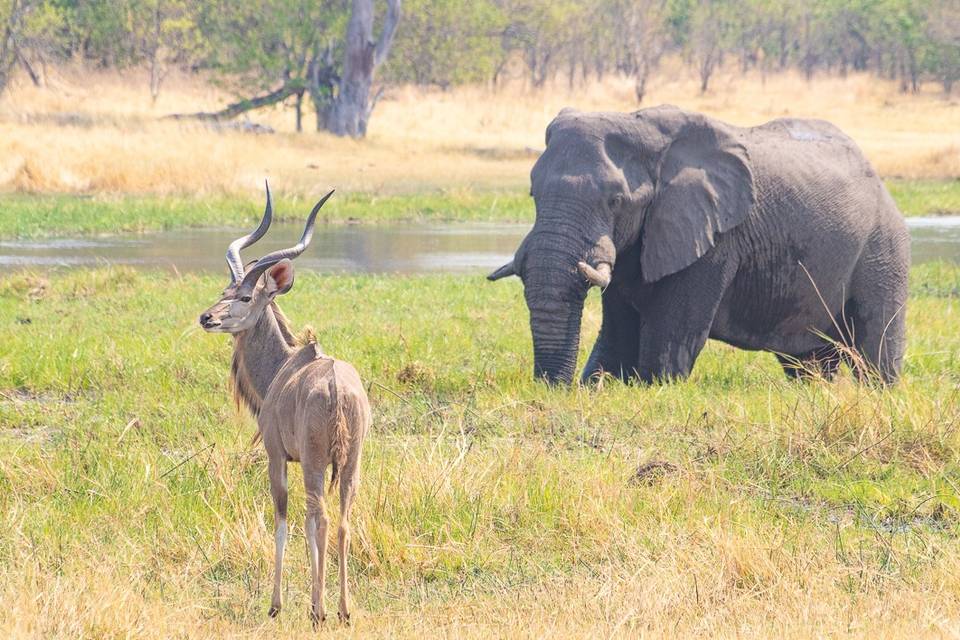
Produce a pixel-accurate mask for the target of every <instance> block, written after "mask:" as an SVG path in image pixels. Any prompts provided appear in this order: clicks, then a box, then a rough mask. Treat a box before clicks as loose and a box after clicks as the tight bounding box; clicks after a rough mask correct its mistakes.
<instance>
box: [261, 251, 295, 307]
mask: <svg viewBox="0 0 960 640" xmlns="http://www.w3.org/2000/svg"><path fill="white" fill-rule="evenodd" d="M292 288H293V263H292V262H290V260H288V259H286V258H284V259H283V260H281V261H280V262H278V263H277V264H275V265H273V266H272V267H270V268H269V269H268V270H267V284H266V289H265V291H266V292H267V295H268V296H270V297H271V298H272V297H274V296H280V295H283V294H285V293H286V292H287V291H290V289H292Z"/></svg>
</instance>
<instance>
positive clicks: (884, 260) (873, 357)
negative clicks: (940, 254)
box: [845, 233, 910, 384]
mask: <svg viewBox="0 0 960 640" xmlns="http://www.w3.org/2000/svg"><path fill="white" fill-rule="evenodd" d="M871 240H872V242H871V244H870V245H868V248H870V249H872V250H873V251H872V252H871V253H867V254H865V255H864V257H862V258H861V260H860V262H859V263H858V264H857V268H856V271H855V273H854V278H853V283H852V284H853V287H852V290H851V296H850V299H849V300H848V301H847V305H846V307H845V315H846V322H847V331H848V332H849V335H850V342H851V344H852V345H853V347H854V350H855V352H856V358H855V361H854V362H853V363H852V365H853V368H854V371H855V372H856V373H857V376H858V377H859V378H860V379H862V380H864V379H879V380H880V381H882V382H883V383H885V384H891V383H893V382H896V380H897V378H898V377H899V376H900V367H901V365H902V363H903V352H904V350H905V349H906V311H907V310H906V304H907V295H908V283H907V267H908V266H909V264H910V248H909V237H908V236H906V234H905V233H904V234H903V237H899V236H895V237H882V238H880V239H877V238H873V239H871Z"/></svg>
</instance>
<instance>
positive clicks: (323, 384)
mask: <svg viewBox="0 0 960 640" xmlns="http://www.w3.org/2000/svg"><path fill="white" fill-rule="evenodd" d="M370 419H371V418H370V403H369V401H368V399H367V393H366V391H365V389H364V387H363V382H362V381H361V380H360V375H359V374H358V373H357V370H356V369H355V368H354V367H353V366H352V365H351V364H349V363H347V362H344V361H342V360H337V359H335V358H332V357H330V356H328V355H326V354H324V353H323V352H322V351H321V349H320V347H319V345H317V344H315V343H311V344H308V345H306V346H304V347H303V348H301V349H300V350H299V351H297V352H296V353H295V354H293V355H292V356H291V357H290V359H289V360H287V362H286V364H285V365H284V366H283V367H282V368H281V369H280V371H279V372H278V373H277V376H276V377H275V378H274V381H273V383H272V384H271V385H270V389H269V391H268V392H267V396H266V398H264V401H263V406H262V408H261V412H260V418H259V426H260V432H261V435H262V437H263V443H264V446H265V447H266V448H267V452H268V453H269V454H271V455H273V454H279V455H282V456H283V457H285V458H286V459H288V460H292V461H296V462H301V463H303V462H307V463H308V464H309V465H310V466H311V467H315V468H323V467H324V466H325V465H326V464H327V463H330V464H332V465H333V473H332V476H331V486H333V484H334V483H335V482H336V481H337V479H338V475H341V474H343V475H345V476H346V477H347V478H351V477H352V476H353V474H354V473H355V472H356V469H357V462H358V460H359V456H360V447H362V444H363V439H364V436H365V435H366V432H367V429H368V428H369V426H370Z"/></svg>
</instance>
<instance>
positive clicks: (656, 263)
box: [640, 121, 756, 282]
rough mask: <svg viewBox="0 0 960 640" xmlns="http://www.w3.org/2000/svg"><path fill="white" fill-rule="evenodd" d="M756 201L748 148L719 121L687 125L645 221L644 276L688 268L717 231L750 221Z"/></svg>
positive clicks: (664, 161) (668, 156) (666, 160)
mask: <svg viewBox="0 0 960 640" xmlns="http://www.w3.org/2000/svg"><path fill="white" fill-rule="evenodd" d="M755 201H756V200H755V193H754V183H753V172H752V171H751V170H750V161H749V158H748V157H747V152H746V149H744V147H743V146H742V145H741V144H739V143H737V142H736V140H734V138H733V136H732V135H731V134H730V133H728V132H727V131H725V130H724V129H723V128H721V127H720V126H718V125H716V124H712V123H709V122H706V121H699V122H692V123H688V124H686V125H685V126H683V127H682V128H681V129H680V131H679V132H678V134H677V136H676V137H675V138H674V140H673V142H672V143H671V144H670V145H669V147H668V148H667V149H666V150H665V151H664V154H663V156H662V158H661V162H660V170H659V180H658V186H657V190H656V192H655V195H654V199H653V202H652V203H651V205H650V209H649V211H648V212H647V217H646V219H645V220H644V222H643V232H642V234H643V235H642V243H643V244H642V246H641V251H640V267H641V270H642V274H643V279H644V280H645V281H646V282H655V281H657V280H659V279H661V278H663V277H665V276H668V275H670V274H672V273H676V272H678V271H680V270H681V269H685V268H686V267H689V266H690V265H691V264H693V263H694V262H695V261H696V260H698V259H699V258H700V257H702V256H703V255H704V254H705V253H707V251H709V250H710V249H711V248H713V246H714V245H715V244H716V241H717V235H718V234H720V233H723V232H725V231H729V230H730V229H733V228H734V227H736V226H737V225H738V224H740V223H741V222H743V221H744V220H746V219H747V216H749V215H750V211H751V209H752V208H753V205H754V203H755Z"/></svg>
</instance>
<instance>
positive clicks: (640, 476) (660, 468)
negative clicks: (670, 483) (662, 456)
mask: <svg viewBox="0 0 960 640" xmlns="http://www.w3.org/2000/svg"><path fill="white" fill-rule="evenodd" d="M676 472H677V465H675V464H673V463H672V462H667V461H666V460H650V461H649V462H644V463H643V464H641V465H640V466H639V467H637V470H636V471H634V472H633V475H632V476H630V480H629V482H630V484H638V485H644V486H651V485H654V484H657V483H658V482H660V481H661V480H663V478H664V477H665V476H668V475H671V474H673V473H676Z"/></svg>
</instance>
